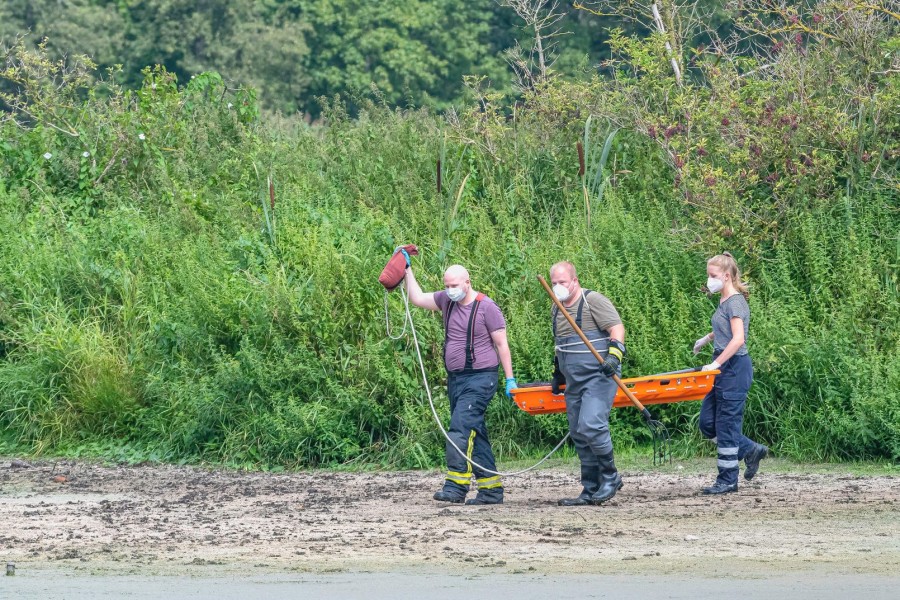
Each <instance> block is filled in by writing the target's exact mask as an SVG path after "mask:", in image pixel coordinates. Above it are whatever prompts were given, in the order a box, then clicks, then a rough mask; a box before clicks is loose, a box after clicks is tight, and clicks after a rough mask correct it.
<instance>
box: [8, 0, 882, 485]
mask: <svg viewBox="0 0 900 600" xmlns="http://www.w3.org/2000/svg"><path fill="white" fill-rule="evenodd" d="M38 4H39V3H35V6H37V5H38ZM87 4H104V3H87ZM106 4H113V3H106ZM115 4H118V5H121V6H122V7H123V8H122V10H121V11H120V12H119V13H117V14H119V16H121V15H122V14H126V15H133V14H135V13H134V11H135V10H137V8H139V7H145V8H146V6H149V5H151V4H153V2H145V3H128V2H122V3H115ZM251 4H252V5H253V6H256V3H248V5H251ZM289 4H290V3H274V4H273V6H274V5H278V6H288V5H289ZM294 4H297V5H302V4H304V3H303V2H295V3H294ZM313 4H316V5H317V6H319V7H322V6H326V5H328V3H310V5H313ZM335 4H337V3H335ZM363 4H368V3H363ZM423 4H424V3H423ZM449 4H453V3H449ZM459 4H460V6H463V5H466V6H468V4H466V3H459ZM472 4H474V3H472ZM177 5H178V3H172V2H170V3H167V4H166V6H169V7H171V6H177ZM401 5H405V4H404V3H397V6H401ZM230 6H232V7H238V8H239V7H241V6H243V4H242V3H239V2H238V3H230ZM265 6H269V5H268V4H266V5H265ZM373 6H374V4H373ZM748 6H749V3H748ZM238 8H233V10H238ZM126 9H127V10H126ZM142 10H143V9H142ZM173 10H174V9H173ZM248 10H249V9H248ZM323 10H324V9H323ZM398 10H399V9H398ZM422 10H424V8H422ZM460 10H463V9H462V8H460ZM473 10H474V9H473ZM748 10H749V9H748ZM107 12H109V11H107ZM359 12H360V11H356V14H357V16H358V14H359ZM419 12H420V13H421V11H419ZM148 14H149V12H148ZM154 14H158V13H154ZM336 14H337V13H336ZM626 16H627V15H626ZM750 16H751V17H753V18H746V17H747V15H745V16H744V17H741V19H739V20H737V21H735V22H734V23H733V24H732V25H733V26H734V27H735V28H736V29H737V30H740V31H744V32H747V34H748V35H749V36H750V37H748V38H745V39H744V44H743V45H742V46H741V47H742V48H744V50H742V51H741V53H732V54H728V53H724V52H711V51H710V52H705V51H703V50H698V49H696V48H694V49H692V48H691V47H687V48H681V47H680V46H679V45H678V44H676V45H675V50H676V52H677V53H678V55H679V57H680V56H684V57H685V60H680V61H679V62H680V64H681V69H682V70H683V81H682V83H681V84H679V83H678V81H676V78H675V76H674V75H673V71H672V66H671V64H670V62H669V59H668V53H667V50H666V48H665V41H666V39H667V38H666V37H665V36H662V35H658V34H656V35H650V36H646V37H641V36H630V35H625V34H624V33H622V32H611V33H610V34H609V46H608V47H607V53H608V55H609V56H611V57H612V60H611V61H609V62H607V63H605V65H604V72H603V76H602V77H601V76H590V77H588V78H569V79H563V78H560V77H555V76H549V77H547V78H536V79H535V81H534V85H533V86H532V87H531V88H530V89H527V90H525V91H523V92H522V95H521V96H520V97H519V99H518V102H516V103H515V104H512V103H510V101H509V98H508V97H507V96H504V95H502V94H501V93H495V92H492V91H490V90H485V89H484V88H480V87H479V86H477V85H473V86H472V88H471V93H472V94H473V96H474V98H473V99H472V100H471V101H470V102H468V103H467V104H465V105H460V106H461V108H460V109H459V110H456V111H452V112H449V113H447V114H444V115H440V114H435V113H434V112H433V111H431V110H429V109H415V110H414V109H398V108H394V107H393V106H392V103H393V101H394V100H396V99H397V98H396V97H390V98H386V97H384V96H381V97H378V98H376V100H375V101H366V100H364V99H362V98H361V97H359V96H357V97H355V99H354V100H353V103H352V106H348V103H346V102H342V101H340V100H335V101H330V102H327V103H325V105H324V108H323V110H322V118H323V121H324V125H323V126H316V127H310V126H308V125H306V124H304V123H302V122H301V121H300V120H298V119H286V118H283V117H278V116H263V117H261V116H260V110H259V108H258V106H259V101H258V100H257V97H256V93H255V92H254V91H253V90H252V89H250V88H243V87H238V88H236V87H234V86H232V85H230V84H226V83H225V82H224V81H223V79H222V77H220V76H219V75H217V74H216V73H212V72H209V73H202V74H198V75H197V76H196V77H194V78H193V79H185V78H184V77H182V78H181V79H180V81H186V82H187V83H186V84H184V85H178V83H177V81H176V78H175V76H174V75H173V74H172V73H171V72H169V71H168V70H167V69H165V68H162V67H157V68H147V69H144V71H143V75H142V76H143V79H142V80H141V83H140V84H139V85H138V86H137V87H134V88H132V89H129V88H128V87H122V86H120V85H119V83H117V82H116V81H115V77H116V76H117V75H115V74H113V75H112V76H111V77H112V79H104V78H103V77H100V76H98V71H97V70H96V69H95V66H94V64H93V63H92V62H91V61H90V60H88V59H86V58H84V57H78V56H75V55H70V56H68V57H67V59H66V60H65V61H56V60H55V59H54V55H53V52H52V50H51V49H50V48H49V47H41V48H38V49H37V50H35V49H33V48H31V47H30V46H29V45H28V43H27V42H26V43H23V44H20V45H19V46H17V47H13V48H10V49H9V51H8V52H7V54H6V57H5V58H6V61H5V67H4V71H3V72H2V73H0V93H2V94H3V95H2V96H0V99H2V103H3V108H4V112H3V113H0V205H2V206H0V357H2V359H0V423H2V431H3V432H4V433H3V438H2V440H0V447H2V448H4V449H7V450H9V449H13V448H15V449H24V450H28V451H31V452H35V453H46V452H62V453H69V454H99V455H105V456H112V457H121V458H126V459H143V458H149V459H164V460H191V461H193V460H212V461H217V462H225V463H229V464H236V465H250V466H257V467H276V468H280V467H297V466H311V465H337V464H347V463H354V462H355V463H378V464H383V465H391V466H402V467H423V466H433V465H437V464H440V462H441V460H442V453H443V444H442V439H441V438H440V434H439V432H438V431H437V429H436V427H435V426H434V424H433V422H432V421H431V416H430V412H429V409H428V406H427V402H426V400H425V392H424V389H423V388H422V385H421V382H420V381H419V378H418V371H417V366H416V364H415V358H414V350H413V349H412V348H411V346H410V343H409V341H408V339H403V340H400V341H392V340H390V339H389V338H388V337H387V336H386V335H385V311H384V294H383V290H382V288H381V287H380V286H379V285H378V284H377V282H376V279H377V276H378V273H379V271H380V270H381V267H382V266H383V264H384V262H385V260H386V259H387V258H388V257H389V256H390V253H391V251H392V249H393V248H394V247H395V246H396V245H398V244H400V243H407V242H414V243H417V244H418V245H419V246H420V248H421V250H422V255H421V256H420V257H418V258H416V259H414V260H415V261H416V267H417V272H418V275H419V278H420V280H421V281H422V282H423V285H424V286H425V287H427V288H432V289H435V288H437V287H439V286H440V285H441V279H440V275H441V272H442V270H443V269H444V268H445V267H446V266H447V265H449V264H451V263H453V262H460V263H462V264H465V265H467V266H468V267H469V268H470V272H471V273H472V277H473V281H474V284H475V286H476V287H477V288H479V289H481V290H483V291H485V292H486V293H488V294H489V295H490V296H492V297H493V298H494V299H495V300H497V302H498V303H499V304H500V305H501V306H502V307H503V308H504V310H505V312H506V316H507V319H508V321H509V332H510V341H511V345H512V351H513V360H514V368H515V372H516V375H517V376H518V378H519V380H520V381H526V380H531V379H547V378H548V376H549V374H550V365H551V360H552V351H551V341H550V331H549V322H548V318H547V313H548V311H549V307H548V302H547V299H546V297H545V296H544V293H543V291H542V290H541V288H540V287H539V285H538V284H537V282H536V280H535V275H536V274H538V273H546V271H547V268H548V267H549V265H550V264H551V263H552V262H554V261H556V260H559V259H570V260H572V261H574V262H575V263H576V264H577V265H578V266H579V269H580V274H581V279H582V281H583V283H584V284H585V285H586V286H587V287H589V288H593V289H598V290H602V291H603V292H604V293H605V294H607V295H608V296H609V297H610V298H611V299H612V300H613V301H614V302H615V303H616V304H617V306H619V307H620V310H621V313H622V316H623V318H624V321H625V324H626V327H627V330H628V345H629V358H628V360H627V361H626V364H625V374H626V375H639V374H648V373H653V372H660V371H665V370H671V369H676V368H682V367H686V366H688V365H696V364H701V362H702V361H703V360H705V357H700V358H694V357H693V356H692V355H691V353H690V349H691V346H692V343H693V341H694V339H696V338H697V337H699V335H702V334H703V333H705V332H706V331H707V330H708V328H709V322H708V320H709V316H710V314H711V311H712V310H713V306H714V305H713V300H712V299H709V298H707V297H706V296H705V295H704V294H702V293H701V292H700V290H699V287H700V285H701V284H702V283H703V282H704V281H705V277H706V276H705V264H704V259H705V257H707V256H709V255H710V254H713V253H716V252H718V251H720V250H722V249H729V250H730V251H731V252H732V253H734V254H735V255H736V256H737V257H738V259H739V261H740V263H741V264H742V265H743V266H744V268H745V271H746V273H745V275H746V278H747V279H748V281H749V282H750V284H751V298H750V302H751V308H752V310H753V322H752V325H751V330H750V331H751V333H750V337H751V339H750V346H751V353H752V355H753V357H754V360H755V365H756V381H755V384H754V387H753V389H752V391H751V397H750V400H749V404H748V410H747V418H746V427H747V429H748V430H749V431H750V432H751V433H752V434H753V435H754V436H756V437H758V438H759V439H761V440H764V441H766V442H768V443H770V444H772V445H774V447H775V448H776V450H777V451H778V452H780V453H783V454H785V455H789V456H792V457H795V458H800V459H850V458H853V459H865V458H880V459H888V460H893V461H896V460H898V458H900V348H898V345H900V344H898V341H900V333H898V332H900V296H898V290H897V285H898V264H900V238H898V231H900V214H898V211H900V201H898V197H900V183H898V158H900V114H898V111H897V110H896V108H897V106H900V78H898V75H897V73H898V50H900V35H898V21H897V19H896V17H895V16H892V15H890V14H885V13H884V12H877V11H875V12H873V11H871V10H866V9H865V8H859V9H849V10H844V9H841V10H838V9H837V8H836V5H832V4H830V3H821V4H819V5H817V6H815V7H813V8H812V9H810V11H809V12H800V13H798V14H797V13H793V12H787V13H784V14H782V13H778V12H777V11H771V10H768V9H765V8H764V6H763V5H762V4H761V5H760V8H759V10H758V11H757V12H755V13H750ZM795 17H796V21H794V18H795ZM109 18H114V17H113V16H109ZM116 18H118V17H116ZM323 18H324V17H323ZM672 18H681V17H679V16H678V15H674V16H673V17H672ZM745 18H746V19H745ZM779 19H780V20H779ZM186 20H188V19H186ZM782 21H783V22H784V23H787V26H786V27H785V26H782V25H780V23H781V22H782ZM0 22H2V21H0ZM246 22H247V20H246V19H243V18H237V17H236V20H235V23H246ZM482 22H486V21H482ZM623 22H627V21H623ZM797 25H800V26H805V27H806V28H807V29H809V30H810V31H811V32H812V33H806V32H804V31H805V30H803V31H801V30H800V29H796V28H794V29H792V27H794V26H797ZM485 35H487V33H485ZM767 36H768V37H767ZM798 36H799V37H798ZM747 40H749V41H750V42H752V43H749V42H747ZM97 43H100V41H99V40H98V41H97ZM335 44H337V42H335ZM257 50H259V48H257ZM298 52H299V50H298ZM476 54H477V53H476ZM138 56H141V55H138ZM473 56H474V55H473ZM147 59H150V62H152V58H151V57H150V56H149V55H146V56H144V58H143V59H142V60H147ZM135 60H138V59H135ZM399 60H401V61H402V62H404V63H405V62H407V61H408V60H409V59H406V58H400V59H399ZM472 60H474V59H472ZM107 62H108V60H107ZM476 62H477V61H476ZM235 64H236V65H238V64H244V63H242V61H241V60H237V59H236V62H235ZM246 64H250V63H246ZM472 64H474V63H472ZM248 68H249V67H248ZM461 68H462V69H463V70H462V71H456V72H451V71H448V74H449V76H452V77H456V75H455V74H454V73H457V72H460V73H461V72H465V71H466V70H468V68H469V67H467V66H464V67H461ZM391 72H394V71H391ZM343 74H344V75H346V74H347V73H343ZM234 76H236V77H239V73H235V74H234ZM306 76H309V77H311V78H313V79H315V78H318V77H324V76H325V75H324V72H316V73H312V72H309V73H307V74H306ZM444 76H445V75H442V76H441V77H444ZM285 81H287V80H285ZM310 85H312V84H310ZM381 85H382V83H379V86H381ZM423 89H424V88H423ZM447 98H448V99H449V97H447ZM351 115H352V116H351ZM577 142H580V143H581V144H582V147H583V148H584V151H585V154H586V157H585V161H584V168H583V170H582V169H581V166H580V164H579V154H578V151H577V149H576V143H577ZM438 160H440V169H441V174H442V188H441V190H440V191H438V190H437V187H436V169H437V168H438V166H437V164H438ZM582 171H583V172H582ZM269 181H271V182H272V186H271V187H270V186H269ZM389 300H390V303H389V311H390V313H391V317H392V320H393V321H395V322H397V321H399V320H400V318H401V317H402V303H401V301H400V295H399V293H397V292H395V293H393V294H392V295H391V297H390V299H389ZM414 317H415V319H416V326H417V330H418V332H419V335H420V339H421V340H422V341H423V350H424V352H425V354H426V360H427V365H426V366H427V370H428V373H429V376H430V378H431V383H432V385H434V386H435V391H436V398H437V400H438V404H439V406H440V407H442V410H444V412H445V413H446V401H445V392H444V390H443V388H442V387H441V385H442V384H443V376H442V369H441V363H440V342H441V324H440V321H439V319H438V318H436V317H435V316H434V315H431V314H426V313H424V312H423V311H416V312H415V313H414ZM697 410H698V405H697V404H696V403H691V404H682V405H675V406H670V407H664V408H660V409H658V410H655V411H654V412H655V413H657V414H658V415H659V416H660V417H661V418H662V420H664V421H665V422H666V423H667V424H668V425H669V426H670V428H671V429H672V430H673V431H674V432H675V433H676V436H677V439H678V441H679V442H680V443H681V445H682V447H681V450H682V451H684V452H694V451H697V449H699V448H702V447H703V446H702V445H701V444H700V442H699V436H698V435H697V434H696V432H695V431H694V430H695V420H696V414H697ZM489 423H490V424H491V425H492V426H493V430H492V432H493V436H494V439H495V443H496V447H497V449H498V451H499V454H500V457H501V460H502V459H503V458H512V457H522V456H526V455H533V454H535V453H537V452H539V451H540V450H543V449H546V448H549V447H550V445H551V444H552V443H555V442H556V441H557V440H558V439H559V437H560V436H561V435H562V434H563V432H564V430H565V423H564V420H563V418H562V417H561V416H556V417H547V418H533V417H528V416H526V415H524V414H522V413H521V412H519V411H518V410H517V409H516V408H515V407H513V406H512V405H511V404H510V403H508V402H504V401H502V400H501V399H499V398H498V401H495V402H494V403H493V406H492V408H491V413H490V415H489ZM613 430H614V438H615V441H616V443H617V444H619V447H620V448H622V447H627V446H639V445H642V444H645V443H646V442H647V440H648V438H647V434H646V430H645V429H644V428H643V427H642V425H641V422H640V419H639V417H638V416H637V415H636V414H635V411H631V410H617V411H614V420H613Z"/></svg>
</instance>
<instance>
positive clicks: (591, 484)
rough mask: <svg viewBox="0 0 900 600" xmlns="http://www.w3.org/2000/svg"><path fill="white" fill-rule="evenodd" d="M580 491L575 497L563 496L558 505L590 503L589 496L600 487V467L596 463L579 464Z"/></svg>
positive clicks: (583, 504) (584, 504)
mask: <svg viewBox="0 0 900 600" xmlns="http://www.w3.org/2000/svg"><path fill="white" fill-rule="evenodd" d="M581 485H582V488H583V489H582V490H581V493H580V494H578V497H577V498H563V499H562V500H559V501H558V502H557V504H558V505H559V506H586V505H588V504H590V503H591V496H593V495H594V494H596V493H597V490H599V489H600V468H599V467H598V466H597V465H581Z"/></svg>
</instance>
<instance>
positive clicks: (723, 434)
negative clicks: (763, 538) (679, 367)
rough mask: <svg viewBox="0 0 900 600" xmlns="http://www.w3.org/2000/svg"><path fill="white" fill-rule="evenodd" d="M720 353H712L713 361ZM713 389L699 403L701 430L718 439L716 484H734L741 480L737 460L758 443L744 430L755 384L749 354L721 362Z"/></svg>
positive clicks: (709, 436) (708, 436) (711, 438)
mask: <svg viewBox="0 0 900 600" xmlns="http://www.w3.org/2000/svg"><path fill="white" fill-rule="evenodd" d="M718 355H719V353H718V352H716V353H714V354H713V360H715V359H716V357H718ZM719 370H720V371H721V373H720V374H719V375H718V376H717V377H716V382H715V384H714V385H713V389H711V390H710V391H709V393H708V394H706V397H705V398H703V404H702V405H701V406H700V433H701V434H702V435H703V437H705V438H707V439H710V440H713V441H714V442H716V450H717V453H718V462H717V465H718V467H719V476H718V477H717V478H716V482H717V483H722V484H725V485H732V484H735V483H737V480H738V463H739V461H740V460H741V459H742V458H744V456H746V454H747V452H749V451H750V450H751V449H752V448H753V446H754V445H755V444H756V442H754V441H753V440H751V439H750V438H748V437H747V436H745V435H744V434H743V432H742V428H743V425H744V405H745V404H746V403H747V392H749V391H750V385H751V384H752V383H753V361H751V360H750V355H748V354H743V355H741V356H732V357H731V358H730V359H729V360H728V362H726V363H725V364H724V365H722V366H721V367H720V368H719Z"/></svg>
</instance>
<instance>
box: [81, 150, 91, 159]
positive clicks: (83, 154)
mask: <svg viewBox="0 0 900 600" xmlns="http://www.w3.org/2000/svg"><path fill="white" fill-rule="evenodd" d="M90 155H91V153H90V152H87V151H85V152H82V153H81V156H82V157H84V158H87V157H88V156H90Z"/></svg>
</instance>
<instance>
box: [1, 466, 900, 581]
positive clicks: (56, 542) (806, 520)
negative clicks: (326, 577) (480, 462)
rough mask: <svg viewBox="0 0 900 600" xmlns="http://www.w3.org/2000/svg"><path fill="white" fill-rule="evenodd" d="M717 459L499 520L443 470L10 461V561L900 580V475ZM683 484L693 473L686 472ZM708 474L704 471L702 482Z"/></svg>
mask: <svg viewBox="0 0 900 600" xmlns="http://www.w3.org/2000/svg"><path fill="white" fill-rule="evenodd" d="M709 463H710V461H706V462H703V463H702V464H693V463H685V464H686V467H679V466H675V467H672V468H667V469H665V470H664V471H662V472H650V471H649V470H646V471H643V470H642V471H635V470H631V471H629V470H628V469H627V468H626V469H625V470H624V476H625V487H624V489H623V490H622V491H621V492H620V493H619V495H618V496H617V497H616V498H615V499H614V500H613V501H612V502H610V503H609V504H607V505H606V506H603V507H590V508H560V507H557V506H556V504H555V501H556V499H557V498H559V497H562V496H566V495H571V494H572V493H573V492H574V493H577V491H578V489H577V485H576V478H575V465H574V464H571V465H569V464H567V465H563V466H556V467H553V468H550V469H546V470H540V471H537V472H533V473H530V474H528V475H526V476H524V477H519V478H515V479H510V480H508V481H507V500H506V503H505V504H503V505H502V506H494V507H466V506H459V505H446V504H439V503H437V502H434V501H432V500H431V494H432V493H433V491H434V490H435V489H437V487H438V486H439V485H440V482H441V475H440V474H439V473H436V472H433V471H432V472H390V473H333V472H312V473H298V474H285V475H274V474H263V473H241V472H232V471H214V470H205V469H200V468H188V467H170V466H138V467H125V466H122V467H104V466H98V465H92V464H85V463H64V464H56V463H33V464H31V465H30V466H28V467H16V468H14V467H12V466H11V461H10V459H6V460H0V490H2V491H0V547H2V548H3V549H4V551H3V556H2V557H0V558H4V559H5V560H6V561H12V562H15V563H16V564H17V567H18V568H26V567H27V566H28V565H32V566H34V567H36V568H37V567H40V568H47V567H48V566H50V565H55V566H58V567H59V568H65V569H87V570H90V571H91V572H106V573H116V572H123V573H127V572H138V571H139V572H141V573H160V574H175V573H189V572H192V571H196V570H202V569H204V568H207V567H209V566H210V565H220V568H225V569H229V570H231V569H236V570H240V571H241V572H244V573H250V572H266V571H268V572H271V571H273V570H278V571H285V570H288V571H295V570H296V571H304V572H335V571H341V570H368V571H388V570H392V569H403V568H410V567H422V566H430V567H431V568H435V569H440V570H447V571H450V572H453V571H457V570H459V569H461V568H462V569H465V570H466V571H467V572H471V571H473V570H475V571H477V572H481V573H484V574H487V573H491V572H493V573H516V572H536V573H541V572H544V573H618V574H622V573H648V572H653V573H685V574H687V573H703V574H704V575H705V576H707V577H715V576H718V575H726V574H728V573H734V572H735V569H739V572H740V573H742V575H743V576H745V577H746V576H749V577H753V576H755V575H759V576H767V575H771V574H772V573H773V572H777V573H784V572H791V571H797V570H809V569H817V570H821V569H823V568H824V569H826V570H827V571H828V572H835V573H838V572H840V573H869V574H881V575H893V574H896V573H897V572H898V570H900V518H898V517H900V478H898V477H897V476H865V477H859V476H854V475H849V474H847V473H845V472H844V473H840V472H839V473H818V474H815V473H813V474H785V473H781V474H773V473H772V472H771V471H770V472H766V471H765V467H766V465H765V464H764V470H763V472H762V473H761V474H760V475H759V476H758V477H757V479H756V480H754V481H753V482H751V483H749V484H744V482H743V480H741V484H742V485H741V489H740V492H739V493H738V494H731V495H728V496H724V497H716V498H708V497H702V496H698V495H697V490H698V489H699V488H700V487H701V486H702V485H704V484H706V483H708V482H709V479H710V477H709V472H708V471H709V470H710V469H711V468H712V467H711V464H709ZM680 469H683V470H680ZM701 473H702V474H701Z"/></svg>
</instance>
